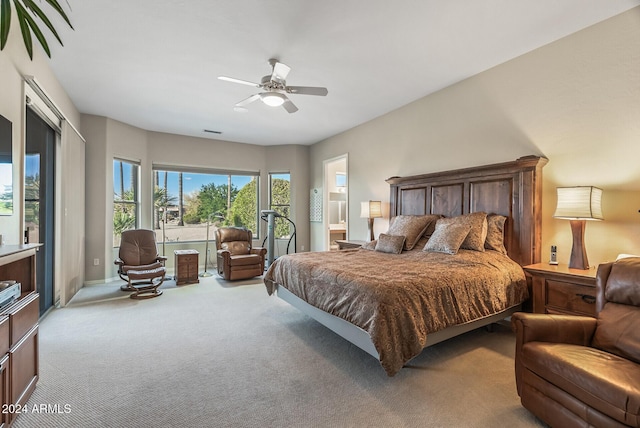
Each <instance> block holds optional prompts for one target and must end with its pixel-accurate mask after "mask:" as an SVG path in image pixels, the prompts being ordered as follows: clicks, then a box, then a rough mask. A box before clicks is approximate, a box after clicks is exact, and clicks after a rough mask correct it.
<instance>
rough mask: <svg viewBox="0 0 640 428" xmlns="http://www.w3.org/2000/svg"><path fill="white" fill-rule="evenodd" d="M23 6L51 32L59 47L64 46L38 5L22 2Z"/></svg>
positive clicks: (30, 1)
mask: <svg viewBox="0 0 640 428" xmlns="http://www.w3.org/2000/svg"><path fill="white" fill-rule="evenodd" d="M24 5H25V6H27V7H28V8H29V9H30V10H32V11H33V13H35V14H36V15H37V16H38V18H40V19H41V20H42V22H44V25H46V26H47V28H48V29H49V30H50V31H51V33H52V34H53V35H54V36H55V37H56V39H58V42H60V45H62V46H64V45H63V43H62V39H61V38H60V36H59V35H58V32H57V31H56V29H55V28H54V27H53V24H52V23H51V21H50V20H49V18H47V15H45V14H44V12H43V11H42V9H40V8H39V7H38V5H37V4H35V3H34V2H33V0H24Z"/></svg>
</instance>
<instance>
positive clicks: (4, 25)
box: [0, 0, 11, 49]
mask: <svg viewBox="0 0 640 428" xmlns="http://www.w3.org/2000/svg"><path fill="white" fill-rule="evenodd" d="M10 27H11V3H10V2H9V0H1V1H0V49H4V45H5V44H6V43H7V38H8V37H9V28H10Z"/></svg>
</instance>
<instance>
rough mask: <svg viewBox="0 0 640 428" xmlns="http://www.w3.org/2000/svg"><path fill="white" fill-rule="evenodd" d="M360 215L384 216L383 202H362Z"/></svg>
mask: <svg viewBox="0 0 640 428" xmlns="http://www.w3.org/2000/svg"><path fill="white" fill-rule="evenodd" d="M360 217H362V218H379V217H382V202H380V201H368V202H361V203H360Z"/></svg>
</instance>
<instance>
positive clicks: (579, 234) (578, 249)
mask: <svg viewBox="0 0 640 428" xmlns="http://www.w3.org/2000/svg"><path fill="white" fill-rule="evenodd" d="M570 223H571V233H572V234H573V247H571V258H570V259H569V267H570V268H571V269H582V270H587V269H589V260H587V250H586V249H585V247H584V230H585V227H586V224H587V222H586V221H585V220H571V221H570Z"/></svg>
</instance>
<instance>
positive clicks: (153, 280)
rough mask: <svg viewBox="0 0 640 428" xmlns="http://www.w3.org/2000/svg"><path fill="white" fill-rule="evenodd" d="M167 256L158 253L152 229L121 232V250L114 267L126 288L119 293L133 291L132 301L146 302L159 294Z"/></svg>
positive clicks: (122, 288)
mask: <svg viewBox="0 0 640 428" xmlns="http://www.w3.org/2000/svg"><path fill="white" fill-rule="evenodd" d="M166 260H167V258H166V257H164V256H161V255H159V254H158V249H157V247H156V234H155V232H154V231H153V230H147V229H134V230H125V231H124V232H122V237H121V239H120V250H119V252H118V258H117V259H116V260H115V262H114V263H115V264H116V265H117V266H118V275H119V276H120V278H121V279H123V280H124V281H127V283H126V284H125V285H123V286H122V287H120V289H121V290H122V291H133V293H132V294H131V296H130V297H131V298H132V299H148V298H150V297H157V296H159V295H161V294H162V290H158V287H160V285H162V283H163V281H164V278H165V275H166V269H165V267H164V263H165V261H166Z"/></svg>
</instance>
